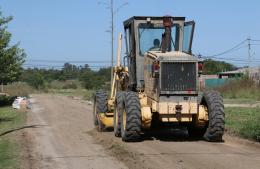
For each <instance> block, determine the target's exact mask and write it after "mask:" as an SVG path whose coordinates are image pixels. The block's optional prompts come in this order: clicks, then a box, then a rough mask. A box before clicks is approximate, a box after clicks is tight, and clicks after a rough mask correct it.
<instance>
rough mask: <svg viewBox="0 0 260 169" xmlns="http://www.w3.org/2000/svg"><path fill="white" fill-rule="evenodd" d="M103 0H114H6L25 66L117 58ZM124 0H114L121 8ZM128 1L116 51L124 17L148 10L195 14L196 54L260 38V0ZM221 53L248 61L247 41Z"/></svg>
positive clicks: (258, 52) (257, 62) (119, 19)
mask: <svg viewBox="0 0 260 169" xmlns="http://www.w3.org/2000/svg"><path fill="white" fill-rule="evenodd" d="M99 2H109V0H73V1H72V0H0V10H1V11H2V12H3V15H4V16H9V15H12V16H14V20H13V21H12V22H11V23H10V24H9V26H8V30H9V31H10V32H11V33H12V34H13V39H12V43H13V44H14V43H17V42H20V47H21V48H23V49H25V51H26V53H27V58H26V60H27V61H26V63H25V67H26V66H27V67H28V66H38V67H40V66H43V67H44V66H47V65H48V66H61V65H62V64H63V63H61V61H64V62H65V61H83V62H82V64H84V63H87V62H86V61H95V62H96V61H98V62H105V63H90V62H88V63H89V64H90V65H92V66H107V65H108V64H109V62H110V58H111V44H110V42H111V38H110V34H109V33H107V32H106V30H108V29H109V26H110V20H111V18H110V14H109V10H108V9H106V6H105V5H102V4H100V3H99ZM124 2H125V0H114V6H115V9H116V8H117V7H118V6H120V5H121V4H123V3H124ZM127 2H128V5H126V6H124V7H123V8H121V9H120V10H119V11H118V12H117V13H116V15H115V51H116V48H117V44H116V41H117V40H116V39H117V34H118V33H119V32H123V21H124V20H126V19H128V18H130V17H131V16H143V15H144V16H164V15H171V16H185V17H186V19H187V20H194V21H195V22H196V28H195V34H194V41H193V53H194V54H202V55H204V56H212V55H215V54H219V53H222V52H224V51H226V50H229V49H231V48H232V47H234V46H235V45H237V44H239V43H240V42H241V41H243V40H245V39H247V38H248V37H250V38H251V39H255V40H260V22H259V18H260V10H259V6H260V1H257V0H250V1H249V0H247V1H246V0H228V1H227V0H211V1H206V0H196V1H194V0H161V1H159V0H128V1H127ZM251 43H252V44H253V45H252V46H251V54H252V62H251V64H250V65H251V66H260V45H259V44H260V41H251ZM115 53H116V52H115ZM216 57H217V58H220V59H219V60H224V61H227V62H231V63H233V64H235V65H236V66H245V65H248V61H247V60H248V47H247V41H245V43H243V44H242V45H241V48H240V49H238V50H236V51H234V52H228V53H227V54H224V55H220V56H216ZM37 60H41V61H38V62H36V61H37ZM42 60H43V61H42ZM46 61H47V62H46ZM50 61H58V62H50ZM77 64H78V63H77Z"/></svg>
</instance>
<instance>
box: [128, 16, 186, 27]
mask: <svg viewBox="0 0 260 169" xmlns="http://www.w3.org/2000/svg"><path fill="white" fill-rule="evenodd" d="M167 17H169V16H167ZM147 18H151V20H163V18H164V16H133V17H131V18H129V19H127V20H125V21H124V27H128V26H129V24H131V23H132V22H133V21H134V20H146V19H147ZM171 18H172V20H175V21H185V17H173V16H172V17H171Z"/></svg>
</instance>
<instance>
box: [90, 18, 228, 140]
mask: <svg viewBox="0 0 260 169" xmlns="http://www.w3.org/2000/svg"><path fill="white" fill-rule="evenodd" d="M194 27H195V22H194V21H190V22H185V18H184V17H170V16H165V17H132V18H130V19H128V20H126V21H125V22H124V29H125V46H126V56H125V57H123V59H122V62H123V64H121V41H122V35H119V48H118V58H117V65H116V66H115V67H114V78H113V83H112V84H111V91H110V96H108V94H107V92H105V91H102V90H100V91H97V92H96V94H95V96H94V109H93V112H94V123H95V125H96V126H97V128H98V130H99V131H103V130H104V129H106V128H109V127H113V128H114V133H115V136H117V137H122V140H123V141H138V140H139V139H140V137H141V135H142V133H143V132H145V131H146V130H149V129H151V128H152V127H154V126H156V124H157V126H163V125H164V124H174V125H172V126H176V125H180V126H186V127H187V129H188V133H189V135H190V136H196V137H203V138H205V139H206V140H207V141H221V140H222V136H223V134H224V123H225V122H224V120H225V119H224V117H225V114H224V106H223V101H222V98H221V96H220V94H219V93H218V92H216V91H207V92H204V93H201V92H200V91H199V89H200V87H199V77H200V73H201V71H202V63H201V62H200V61H199V59H198V58H197V57H195V56H194V55H193V54H192V41H193V34H194ZM158 124H159V125H158ZM166 126H171V125H166Z"/></svg>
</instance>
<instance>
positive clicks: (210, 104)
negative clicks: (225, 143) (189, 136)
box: [202, 91, 225, 142]
mask: <svg viewBox="0 0 260 169" xmlns="http://www.w3.org/2000/svg"><path fill="white" fill-rule="evenodd" d="M203 101H204V103H205V104H206V106H207V108H208V114H209V122H208V126H207V130H206V132H205V134H204V136H203V137H204V138H205V140H207V141H210V142H219V141H222V136H223V135H224V129H225V113H224V104H223V99H222V97H221V96H220V94H219V92H217V91H208V92H205V93H204V94H203V100H202V102H203Z"/></svg>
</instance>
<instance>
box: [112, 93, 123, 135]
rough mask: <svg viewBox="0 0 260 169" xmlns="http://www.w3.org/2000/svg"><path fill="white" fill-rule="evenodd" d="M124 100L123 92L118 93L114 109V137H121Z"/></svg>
mask: <svg viewBox="0 0 260 169" xmlns="http://www.w3.org/2000/svg"><path fill="white" fill-rule="evenodd" d="M124 98H125V92H122V91H118V92H117V95H116V100H115V109H114V134H115V136H116V137H121V113H122V112H123V108H124Z"/></svg>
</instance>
